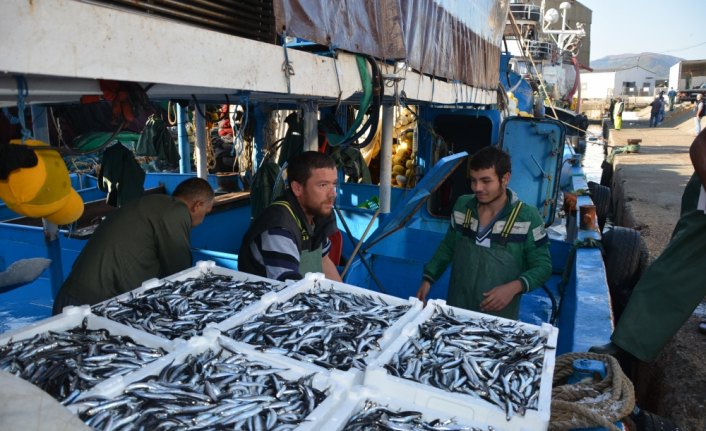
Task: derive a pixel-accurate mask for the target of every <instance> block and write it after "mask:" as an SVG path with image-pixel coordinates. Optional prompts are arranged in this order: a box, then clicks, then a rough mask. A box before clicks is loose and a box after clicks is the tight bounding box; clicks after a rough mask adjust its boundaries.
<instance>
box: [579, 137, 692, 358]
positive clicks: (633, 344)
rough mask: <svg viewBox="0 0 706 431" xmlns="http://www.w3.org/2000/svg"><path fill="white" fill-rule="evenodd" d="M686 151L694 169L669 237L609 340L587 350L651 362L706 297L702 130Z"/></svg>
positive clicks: (637, 287) (640, 282) (638, 284)
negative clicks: (624, 353) (607, 342)
mask: <svg viewBox="0 0 706 431" xmlns="http://www.w3.org/2000/svg"><path fill="white" fill-rule="evenodd" d="M689 155H690V157H691V163H692V164H693V166H694V174H693V175H692V176H691V179H690V180H689V182H688V184H687V185H686V187H685V189H684V193H683V194H682V201H681V213H680V216H679V221H678V222H677V225H676V227H675V228H674V232H673V233H672V238H671V240H670V241H669V244H667V247H666V248H665V249H664V251H663V252H662V254H660V256H659V257H658V258H657V259H656V260H655V261H654V263H652V265H651V266H650V267H649V268H648V269H647V271H645V273H644V274H643V275H642V277H641V278H640V280H639V281H638V283H637V284H636V285H635V288H634V290H633V291H632V294H631V295H630V300H629V301H628V303H627V306H626V307H625V310H624V311H623V313H622V315H621V317H620V320H619V321H618V322H617V324H616V326H615V330H614V331H613V336H612V337H611V339H612V342H611V343H609V344H606V345H603V346H594V347H592V348H591V349H590V351H592V352H595V353H603V354H611V355H620V353H621V351H623V352H627V353H629V354H631V355H632V356H634V357H636V358H637V359H639V360H641V361H644V362H652V361H654V360H655V358H657V355H658V354H659V352H660V351H661V350H662V348H663V347H664V345H665V344H666V343H667V342H668V341H669V339H670V338H672V336H674V334H676V332H677V331H678V330H679V328H680V327H681V326H682V325H683V324H684V322H685V321H686V320H687V319H688V318H689V316H691V314H692V313H693V311H694V309H695V308H696V307H697V306H698V305H699V303H701V301H702V300H703V299H704V296H706V282H704V276H703V272H704V268H706V213H704V210H703V209H702V208H698V202H699V197H700V196H701V195H703V194H704V191H703V190H704V187H706V131H703V132H701V133H699V135H698V136H697V137H696V139H694V142H693V143H692V144H691V147H690V148H689Z"/></svg>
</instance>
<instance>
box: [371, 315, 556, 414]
mask: <svg viewBox="0 0 706 431" xmlns="http://www.w3.org/2000/svg"><path fill="white" fill-rule="evenodd" d="M546 343H547V337H546V336H541V335H540V334H539V333H538V332H536V331H531V330H528V329H526V328H524V327H522V326H520V325H519V324H518V323H517V322H507V323H504V322H501V321H500V320H498V319H493V318H480V319H478V318H467V317H461V316H456V315H454V313H453V311H452V310H450V309H446V308H443V307H439V306H437V308H436V309H435V311H434V313H433V315H432V317H431V318H430V319H429V320H427V321H426V322H424V323H422V324H421V325H419V335H418V337H411V338H410V339H409V340H407V341H406V342H405V343H404V345H403V346H402V347H401V348H400V349H399V351H398V352H397V353H396V354H394V355H393V356H392V359H391V360H390V361H389V362H388V363H387V364H386V365H385V369H386V370H387V372H388V373H389V374H391V375H394V376H396V377H401V378H404V379H408V380H413V381H417V382H420V383H423V384H429V385H432V386H435V387H437V388H439V389H443V390H446V391H449V392H460V393H463V394H467V395H470V396H473V397H477V398H481V399H483V400H486V401H488V402H490V403H492V404H494V405H496V406H497V407H499V408H501V409H502V410H504V411H505V416H506V419H507V420H510V419H511V418H512V416H514V415H515V414H519V415H521V416H523V415H524V414H525V412H526V410H527V409H534V410H536V409H537V408H538V405H537V404H538V399H539V388H540V383H541V382H540V379H541V374H542V366H543V364H544V352H545V349H547V348H548V347H546Z"/></svg>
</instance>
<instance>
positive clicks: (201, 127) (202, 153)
mask: <svg viewBox="0 0 706 431" xmlns="http://www.w3.org/2000/svg"><path fill="white" fill-rule="evenodd" d="M202 112H203V113H204V114H205V113H206V105H205V104H199V106H198V109H196V111H195V112H194V116H195V117H194V118H195V121H194V123H195V127H196V148H194V153H195V154H194V155H195V156H196V157H195V158H196V176H197V177H199V178H203V179H206V177H208V163H207V161H206V156H207V154H206V119H205V118H203V115H201V113H202Z"/></svg>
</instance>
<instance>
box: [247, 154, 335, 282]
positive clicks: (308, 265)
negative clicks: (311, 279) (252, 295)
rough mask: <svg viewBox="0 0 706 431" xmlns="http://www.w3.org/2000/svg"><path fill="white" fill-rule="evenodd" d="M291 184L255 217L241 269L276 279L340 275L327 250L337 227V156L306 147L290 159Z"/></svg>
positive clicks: (249, 232) (333, 276)
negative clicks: (310, 273) (335, 210)
mask: <svg viewBox="0 0 706 431" xmlns="http://www.w3.org/2000/svg"><path fill="white" fill-rule="evenodd" d="M287 179H288V181H289V188H287V190H285V192H284V194H283V195H282V196H280V197H279V198H278V199H277V200H275V201H274V202H273V203H272V204H271V205H270V206H269V207H267V208H266V209H265V210H264V211H263V212H262V214H261V215H260V216H259V217H258V218H257V219H256V220H254V221H253V223H252V224H251V225H250V228H249V229H248V231H247V232H246V233H245V236H244V237H243V243H242V244H241V246H240V251H239V255H238V270H240V271H243V272H247V273H250V274H255V275H259V276H262V277H266V278H270V279H274V280H298V279H301V278H302V277H303V275H304V274H305V273H307V272H322V273H324V274H325V275H326V278H328V279H331V280H335V281H341V277H340V275H339V274H338V269H337V268H336V265H335V264H334V263H333V262H332V261H331V259H330V258H329V256H328V252H329V249H330V248H331V241H330V240H329V238H328V237H329V236H330V235H331V234H333V233H335V232H337V231H338V228H337V227H336V217H335V215H334V214H333V205H334V203H335V202H336V185H337V182H338V173H337V171H336V163H335V162H334V160H333V159H332V158H331V157H329V156H327V155H325V154H321V153H318V152H316V151H306V152H304V153H302V154H301V155H299V156H296V157H294V158H293V159H292V160H290V161H289V165H288V167H287Z"/></svg>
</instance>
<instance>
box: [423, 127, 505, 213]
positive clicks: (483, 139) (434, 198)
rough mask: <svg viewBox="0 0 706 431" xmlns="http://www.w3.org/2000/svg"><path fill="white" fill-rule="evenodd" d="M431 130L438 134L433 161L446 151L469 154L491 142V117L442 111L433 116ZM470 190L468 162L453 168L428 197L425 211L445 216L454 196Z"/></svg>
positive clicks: (449, 210)
mask: <svg viewBox="0 0 706 431" xmlns="http://www.w3.org/2000/svg"><path fill="white" fill-rule="evenodd" d="M433 124H434V131H435V132H436V134H437V135H439V136H440V137H441V138H440V139H438V141H437V142H436V145H435V151H434V153H433V155H432V157H433V160H432V162H433V163H436V162H437V161H438V160H439V159H440V158H442V157H445V156H447V155H449V154H456V153H460V152H462V151H466V152H467V153H468V154H469V155H472V154H475V153H476V152H477V151H478V150H480V149H481V148H483V147H486V146H488V145H490V144H491V137H492V131H493V123H492V121H491V120H490V119H489V118H488V117H485V116H479V115H460V114H446V115H438V116H436V117H435V119H434V123H433ZM469 193H471V182H470V179H469V176H468V162H467V161H466V163H464V164H462V165H461V166H459V167H458V169H456V171H454V173H452V174H451V175H450V176H449V177H448V178H447V179H446V181H444V183H443V184H442V185H441V187H439V188H438V189H437V190H436V192H434V193H433V194H432V195H431V197H430V199H429V206H428V211H429V213H430V214H431V215H433V216H438V217H448V216H449V215H450V214H451V210H452V209H453V205H454V202H456V199H457V198H458V197H459V196H461V195H465V194H469Z"/></svg>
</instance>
